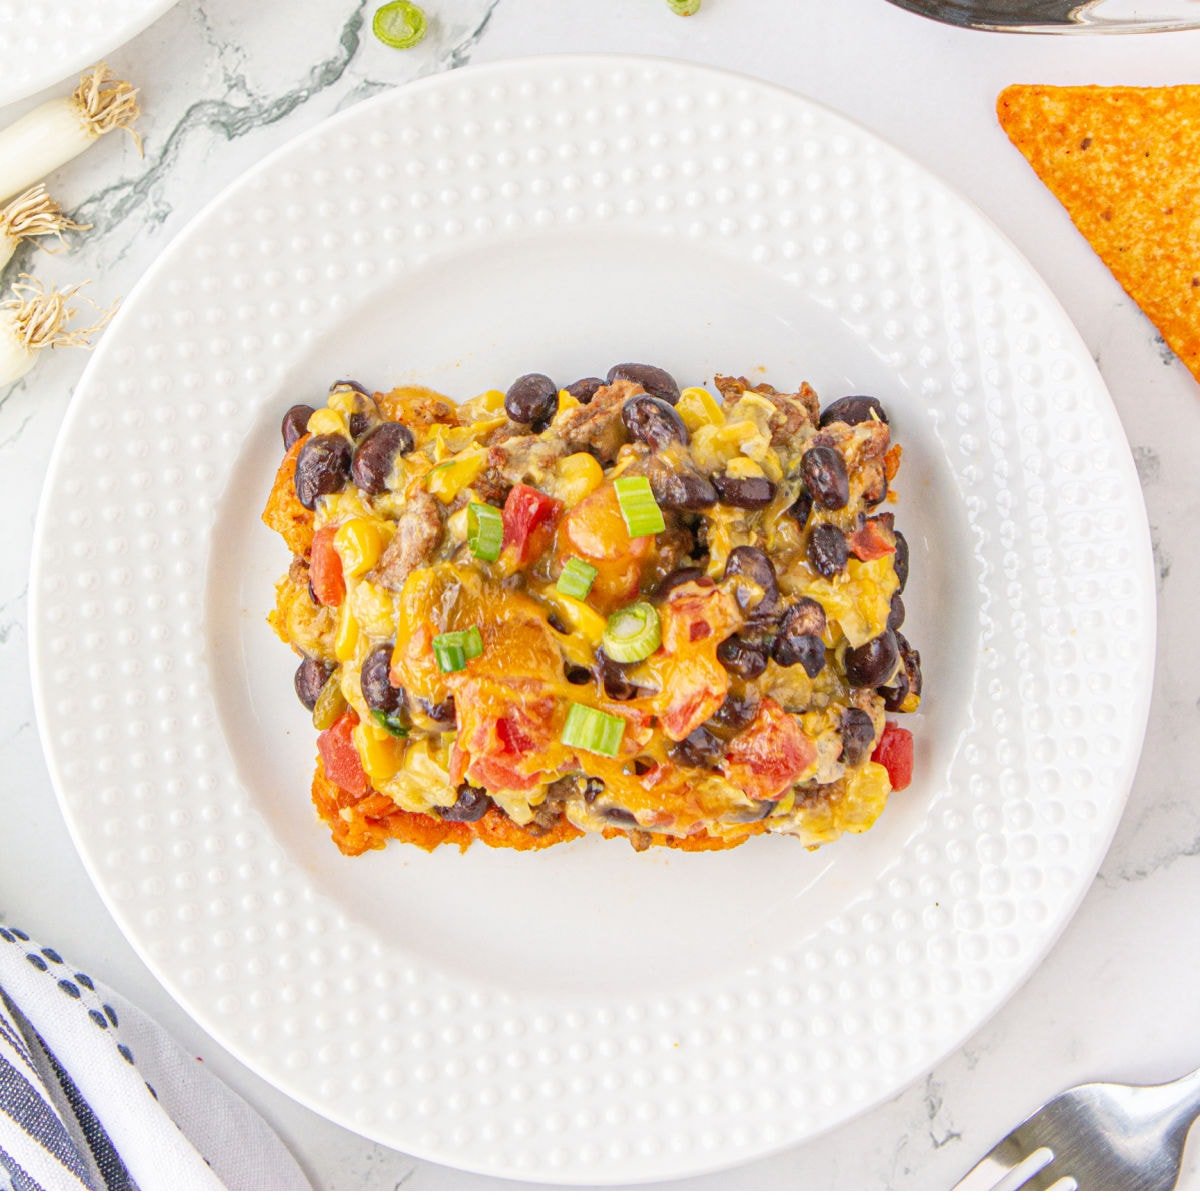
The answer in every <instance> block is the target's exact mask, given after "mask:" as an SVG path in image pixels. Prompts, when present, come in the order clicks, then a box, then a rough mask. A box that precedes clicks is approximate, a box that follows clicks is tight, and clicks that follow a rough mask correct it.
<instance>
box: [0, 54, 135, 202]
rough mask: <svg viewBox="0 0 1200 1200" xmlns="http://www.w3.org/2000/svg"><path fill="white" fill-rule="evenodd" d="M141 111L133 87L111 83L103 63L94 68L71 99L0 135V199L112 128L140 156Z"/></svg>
mask: <svg viewBox="0 0 1200 1200" xmlns="http://www.w3.org/2000/svg"><path fill="white" fill-rule="evenodd" d="M140 112H141V109H140V108H139V107H138V102H137V89H136V88H135V87H133V85H132V84H129V83H126V82H125V81H124V80H121V79H115V78H114V77H113V74H112V72H111V71H110V70H109V69H108V67H107V66H106V65H105V64H104V63H100V64H99V65H98V66H95V67H93V68H92V69H91V70H90V71H88V72H87V73H86V74H84V75H83V76H82V78H81V79H80V81H79V86H78V87H77V88H76V89H75V91H74V92H72V93H71V95H69V96H59V97H56V98H55V99H53V100H47V101H46V103H45V104H42V105H39V106H38V107H37V108H35V109H34V110H33V111H32V112H28V113H26V114H25V115H24V116H23V117H21V118H19V119H18V120H17V121H14V122H13V124H11V125H10V126H9V127H8V128H7V129H5V130H3V131H0V200H5V199H7V198H8V197H10V196H15V195H16V194H17V193H18V192H21V191H24V189H25V188H27V187H29V186H30V185H32V184H35V183H37V182H38V180H39V179H45V178H46V176H47V175H49V174H50V173H51V172H52V171H56V170H58V168H59V167H61V166H62V165H63V164H64V163H68V162H70V161H71V159H73V158H74V157H75V156H76V155H77V154H82V153H83V151H85V150H86V149H87V148H88V147H89V146H90V145H92V143H93V142H95V141H96V139H97V138H99V137H100V136H101V135H103V134H105V133H109V132H111V131H112V130H114V129H124V130H125V131H126V132H127V133H128V134H129V135H130V137H132V138H133V140H134V142H135V143H136V145H137V148H138V152H139V153H140V152H141V149H142V139H141V138H140V137H139V136H138V134H137V132H136V130H135V129H134V128H133V123H134V121H135V120H137V118H138V116H139V114H140Z"/></svg>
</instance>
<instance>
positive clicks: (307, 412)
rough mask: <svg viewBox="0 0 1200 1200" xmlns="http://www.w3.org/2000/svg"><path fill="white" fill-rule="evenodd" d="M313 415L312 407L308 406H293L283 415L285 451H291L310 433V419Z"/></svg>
mask: <svg viewBox="0 0 1200 1200" xmlns="http://www.w3.org/2000/svg"><path fill="white" fill-rule="evenodd" d="M312 415H313V410H312V407H311V406H310V405H308V404H293V405H292V407H291V408H289V409H288V410H287V412H285V413H284V414H283V424H282V425H281V426H280V432H281V433H282V434H283V448H284V449H285V450H290V449H291V448H292V447H293V446H294V445H295V444H296V443H297V442H298V441H299V440H300V439H301V438H302V437H303V436H304V435H305V434H306V433H307V432H308V418H309V417H311V416H312Z"/></svg>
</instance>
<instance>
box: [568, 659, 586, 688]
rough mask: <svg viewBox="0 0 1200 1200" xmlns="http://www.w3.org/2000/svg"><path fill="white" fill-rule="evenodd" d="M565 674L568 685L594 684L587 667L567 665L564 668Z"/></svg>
mask: <svg viewBox="0 0 1200 1200" xmlns="http://www.w3.org/2000/svg"><path fill="white" fill-rule="evenodd" d="M563 674H564V675H565V676H566V677H567V682H568V683H574V684H580V685H582V684H585V683H591V682H592V673H591V671H589V670H588V669H587V667H581V666H579V664H578V663H566V664H565V665H564V666H563Z"/></svg>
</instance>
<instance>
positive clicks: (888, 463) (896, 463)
mask: <svg viewBox="0 0 1200 1200" xmlns="http://www.w3.org/2000/svg"><path fill="white" fill-rule="evenodd" d="M903 454H904V450H903V449H902V448H901V446H900V445H899V444H896V445H893V446H892V447H891V448H890V449H889V450H888V452H887V453H886V454H885V455H884V456H883V469H884V472H885V474H886V475H887V477H888V482H889V483H891V481H892V480H893V479H895V478H896V473H897V472H898V471H899V470H900V458H901V456H902V455H903Z"/></svg>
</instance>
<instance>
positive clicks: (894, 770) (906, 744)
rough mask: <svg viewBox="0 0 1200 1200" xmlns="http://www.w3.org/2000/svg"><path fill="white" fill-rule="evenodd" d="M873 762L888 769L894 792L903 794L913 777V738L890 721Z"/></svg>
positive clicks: (872, 759)
mask: <svg viewBox="0 0 1200 1200" xmlns="http://www.w3.org/2000/svg"><path fill="white" fill-rule="evenodd" d="M871 761H872V762H877V763H879V764H880V766H882V767H884V768H886V770H887V773H888V778H889V779H890V780H891V781H892V791H894V792H902V791H903V790H904V789H905V788H906V787H908V785H909V784H910V783H912V777H913V736H912V734H911V733H909V731H908V730H907V729H901V728H900V726H899V725H897V724H896V723H895V722H894V721H889V722H888V723H887V724H886V725H885V726H884V727H883V734H882V736H881V737H880V739H879V745H878V746H876V747H875V753H874V754H872V755H871Z"/></svg>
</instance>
